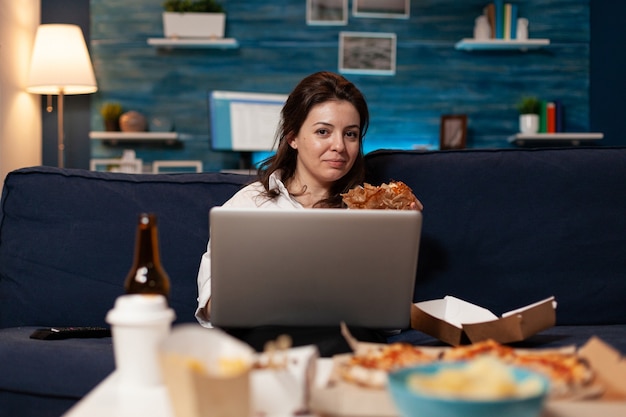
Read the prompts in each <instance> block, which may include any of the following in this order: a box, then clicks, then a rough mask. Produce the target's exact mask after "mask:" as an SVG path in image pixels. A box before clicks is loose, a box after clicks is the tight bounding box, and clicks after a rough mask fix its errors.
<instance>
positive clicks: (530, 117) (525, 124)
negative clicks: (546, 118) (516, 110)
mask: <svg viewBox="0 0 626 417" xmlns="http://www.w3.org/2000/svg"><path fill="white" fill-rule="evenodd" d="M519 131H520V132H522V133H527V134H533V133H537V132H539V115H538V114H520V115H519Z"/></svg>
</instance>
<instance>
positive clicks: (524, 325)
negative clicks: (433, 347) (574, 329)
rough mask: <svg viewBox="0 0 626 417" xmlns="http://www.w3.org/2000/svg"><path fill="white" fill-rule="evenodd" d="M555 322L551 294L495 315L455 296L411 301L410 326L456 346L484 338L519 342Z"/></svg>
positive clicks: (554, 309)
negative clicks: (417, 301)
mask: <svg viewBox="0 0 626 417" xmlns="http://www.w3.org/2000/svg"><path fill="white" fill-rule="evenodd" d="M555 324H556V301H555V299H554V297H549V298H546V299H545V300H541V301H538V302H536V303H533V304H530V305H527V306H525V307H522V308H518V309H515V310H512V311H509V312H507V313H504V314H502V316H501V317H498V316H496V315H495V314H493V313H492V312H491V311H489V310H487V309H486V308H483V307H480V306H477V305H475V304H472V303H469V302H467V301H464V300H461V299H459V298H456V297H452V296H446V297H444V298H442V299H438V300H430V301H423V302H419V303H415V304H412V305H411V327H412V328H413V329H416V330H419V331H421V332H424V333H426V334H428V335H431V336H433V337H436V338H437V339H439V340H441V341H442V342H445V343H448V344H450V345H452V346H458V345H460V344H462V343H464V342H466V341H469V342H471V343H476V342H480V341H483V340H487V339H492V340H495V341H496V342H500V343H512V342H519V341H522V340H524V339H527V338H528V337H530V336H532V335H534V334H536V333H538V332H540V331H542V330H545V329H549V328H550V327H553V326H554V325H555Z"/></svg>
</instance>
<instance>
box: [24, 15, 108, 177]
mask: <svg viewBox="0 0 626 417" xmlns="http://www.w3.org/2000/svg"><path fill="white" fill-rule="evenodd" d="M97 90H98V86H97V84H96V77H95V76H94V73H93V67H92V66H91V60H90V58H89V52H88V50H87V45H86V44H85V39H84V37H83V32H82V31H81V29H80V27H78V26H76V25H66V24H46V25H40V26H39V27H38V28H37V35H36V37H35V46H34V47H33V54H32V57H31V62H30V73H29V75H28V85H27V87H26V91H28V92H29V93H34V94H48V95H58V99H57V104H58V109H57V110H58V111H57V119H58V152H59V157H58V165H59V167H60V168H63V166H64V150H65V144H64V141H63V139H64V138H63V136H64V129H63V97H64V96H66V95H69V94H89V93H95V92H96V91H97ZM48 111H52V110H51V108H50V106H48Z"/></svg>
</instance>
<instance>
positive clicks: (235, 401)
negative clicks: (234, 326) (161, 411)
mask: <svg viewBox="0 0 626 417" xmlns="http://www.w3.org/2000/svg"><path fill="white" fill-rule="evenodd" d="M159 357H160V363H161V369H162V373H163V379H164V381H165V385H166V387H167V389H168V392H169V395H170V399H171V402H172V409H173V411H174V415H175V416H176V417H229V416H233V417H240V416H252V415H293V414H295V413H303V412H306V411H307V410H308V405H309V395H308V394H309V391H310V386H311V384H312V381H313V378H315V365H316V360H317V358H318V357H319V352H318V350H317V347H315V346H302V347H297V348H291V349H282V350H275V351H272V352H265V353H262V354H257V353H256V352H255V351H254V349H252V347H250V346H249V345H247V344H245V343H243V342H241V341H240V340H239V339H236V338H234V337H232V336H230V335H229V334H227V333H226V332H223V331H222V330H219V329H205V328H203V327H200V326H197V325H192V324H184V325H179V326H177V327H174V329H173V330H172V332H171V335H170V336H169V337H168V338H167V339H166V340H165V341H164V342H163V343H162V345H161V347H160V353H159Z"/></svg>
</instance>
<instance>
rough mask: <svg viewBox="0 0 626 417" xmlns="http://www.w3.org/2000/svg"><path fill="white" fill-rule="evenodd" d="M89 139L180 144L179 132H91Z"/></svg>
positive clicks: (113, 142)
mask: <svg viewBox="0 0 626 417" xmlns="http://www.w3.org/2000/svg"><path fill="white" fill-rule="evenodd" d="M89 139H92V140H105V141H108V142H110V143H112V144H114V145H115V144H117V143H119V142H144V141H145V142H164V143H165V144H167V145H171V144H174V143H176V142H178V140H179V139H180V136H179V134H178V133H177V132H89Z"/></svg>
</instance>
